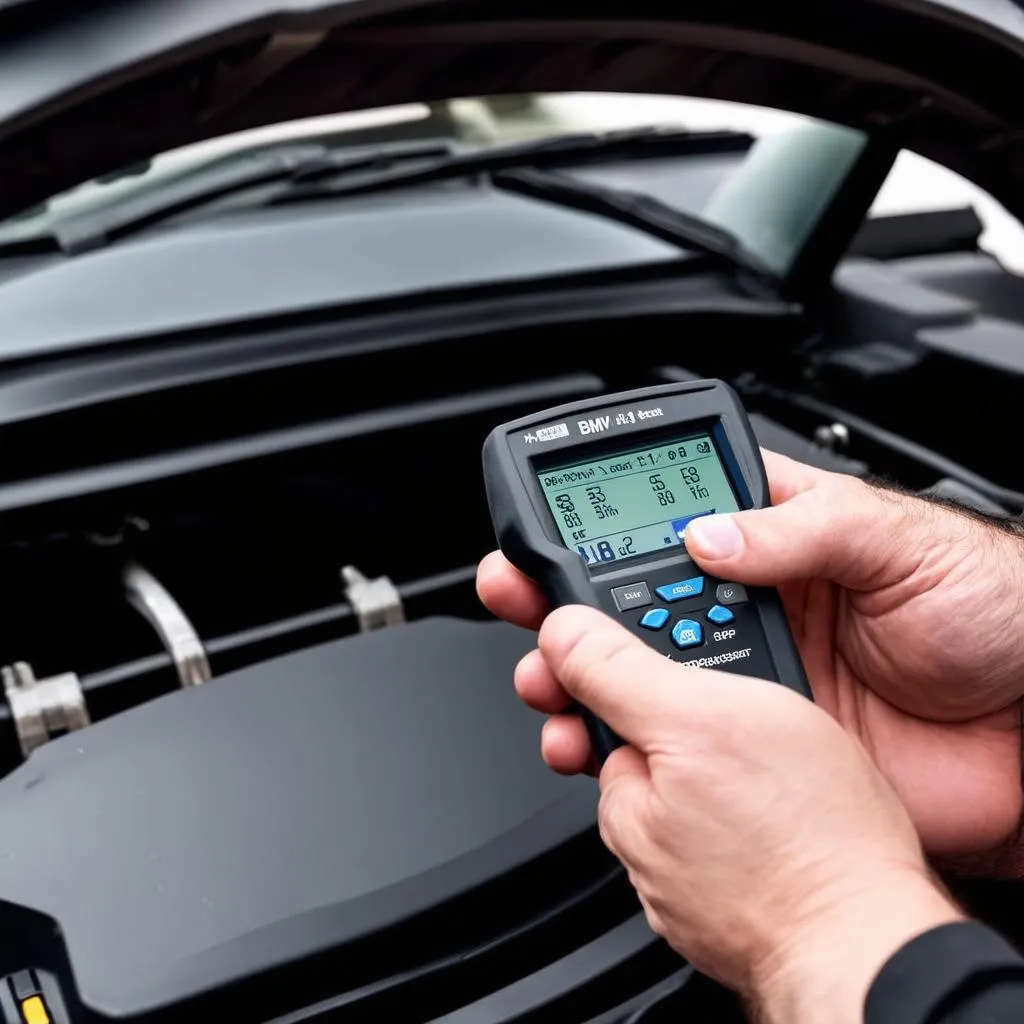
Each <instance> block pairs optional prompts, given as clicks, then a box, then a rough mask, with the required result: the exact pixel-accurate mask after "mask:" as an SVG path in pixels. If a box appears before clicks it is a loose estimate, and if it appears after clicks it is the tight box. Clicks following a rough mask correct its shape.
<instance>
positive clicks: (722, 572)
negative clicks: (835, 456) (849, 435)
mask: <svg viewBox="0 0 1024 1024" xmlns="http://www.w3.org/2000/svg"><path fill="white" fill-rule="evenodd" d="M911 501H912V499H910V498H905V497H903V496H901V495H898V494H895V493H890V492H888V491H881V490H879V489H878V488H875V487H871V486H869V485H868V484H865V483H863V482H862V481H860V480H856V479H854V478H852V477H849V478H843V477H839V476H832V475H829V476H828V477H826V478H825V479H824V480H823V482H822V483H821V484H820V485H818V486H814V487H811V488H810V489H809V490H805V491H801V492H800V493H799V494H797V495H796V496H795V497H793V498H790V500H788V501H784V502H783V503H782V504H781V505H775V506H772V507H771V508H764V509H751V510H748V511H746V512H734V513H730V514H724V515H715V516H706V517H705V518H703V519H695V520H694V521H693V522H692V523H690V524H689V525H688V526H687V528H686V549H687V551H688V553H689V554H690V556H691V557H692V558H693V559H694V561H695V562H696V563H697V564H698V565H699V566H700V567H701V568H702V569H704V570H705V571H707V572H709V573H711V574H712V575H715V576H720V577H722V578H724V579H728V580H735V581H736V582H737V583H751V584H754V585H761V586H775V585H778V584H780V583H787V582H789V581H791V580H801V579H816V578H821V579H828V580H832V581H834V582H836V583H838V584H840V585H841V586H844V587H849V588H850V589H853V590H873V589H876V588H878V587H883V586H887V585H888V584H890V583H894V582H896V581H897V580H899V579H903V578H905V577H906V576H907V575H908V574H909V572H911V571H913V568H914V567H915V566H916V565H917V563H918V562H919V560H920V557H921V554H922V552H921V551H920V550H919V548H920V545H916V544H909V543H907V536H906V535H907V532H908V527H909V525H910V523H911V521H912V520H913V519H914V518H915V517H914V516H913V515H911V512H912V509H911V508H910V507H909V503H910V502H911Z"/></svg>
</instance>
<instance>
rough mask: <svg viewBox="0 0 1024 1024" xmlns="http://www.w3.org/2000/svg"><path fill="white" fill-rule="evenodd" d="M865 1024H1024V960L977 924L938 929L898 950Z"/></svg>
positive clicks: (877, 983)
mask: <svg viewBox="0 0 1024 1024" xmlns="http://www.w3.org/2000/svg"><path fill="white" fill-rule="evenodd" d="M864 1022H865V1024H1011V1022H1013V1024H1021V1022H1024V958H1022V957H1021V955H1020V954H1019V953H1018V952H1017V951H1016V950H1015V949H1014V948H1013V947H1012V946H1011V945H1009V943H1007V942H1006V941H1005V940H1004V939H1003V938H1001V937H1000V936H999V935H998V934H997V933H996V932H994V931H992V930H991V929H990V928H986V927H985V926H984V925H982V924H978V923H977V922H975V921H964V922H960V923H958V924H947V925H943V926H942V927H940V928H934V929H932V930H931V931H929V932H925V933H924V934H923V935H920V936H918V937H917V938H916V939H914V940H913V941H911V942H908V943H907V945H905V946H904V947H903V948H902V949H900V950H898V951H897V952H896V953H895V954H893V956H892V957H891V959H890V960H889V961H888V963H886V965H885V966H884V967H883V968H882V970H881V971H880V972H879V974H878V977H877V978H875V980H874V982H873V983H872V986H871V989H870V990H869V992H868V996H867V1002H866V1004H865V1008H864Z"/></svg>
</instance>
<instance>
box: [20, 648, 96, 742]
mask: <svg viewBox="0 0 1024 1024" xmlns="http://www.w3.org/2000/svg"><path fill="white" fill-rule="evenodd" d="M0 677H2V678H3V684H4V694H5V696H6V697H7V704H8V706H9V707H10V709H11V717H12V718H13V719H14V727H15V729H16V730H17V733H18V743H19V744H20V745H21V753H22V756H24V757H28V755H29V754H31V753H32V751H33V750H35V749H36V747H41V746H42V745H43V744H44V743H47V742H49V741H50V740H51V739H54V738H56V737H57V736H60V735H62V734H63V733H66V732H73V731H74V730H76V729H84V728H85V727H86V726H87V725H88V724H89V722H90V718H89V709H88V708H87V707H86V705H85V695H84V694H83V693H82V685H81V683H79V681H78V676H77V675H75V673H74V672H62V673H61V674H60V675H56V676H50V677H49V678H48V679H36V677H35V673H34V672H33V671H32V666H31V665H29V664H28V663H27V662H24V661H17V662H15V663H14V664H13V665H5V666H4V667H3V668H2V669H0Z"/></svg>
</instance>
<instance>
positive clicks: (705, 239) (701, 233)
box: [491, 168, 771, 279]
mask: <svg viewBox="0 0 1024 1024" xmlns="http://www.w3.org/2000/svg"><path fill="white" fill-rule="evenodd" d="M491 181H492V182H493V183H494V185H496V186H497V187H498V188H502V189H505V190H506V191H509V192H516V193H518V194H519V195H525V196H529V197H530V198H531V199H540V200H542V201H543V202H549V203H554V204H556V205H558V206H567V207H571V208H572V209H574V210H584V211H586V212H587V213H594V214H597V215H598V216H601V217H607V218H609V219H611V220H615V221H618V222H619V223H620V224H627V225H629V227H632V228H636V229H638V230H639V231H643V232H644V233H645V234H648V235H652V236H653V237H655V238H660V239H661V240H662V241H665V242H669V243H671V244H672V245H677V246H678V247H679V248H680V249H685V250H687V251H689V252H698V253H703V254H705V255H707V256H713V257H715V258H717V259H719V260H724V261H725V262H726V263H729V264H730V265H732V266H735V267H742V268H744V269H747V270H750V271H753V272H754V273H756V274H758V275H759V276H761V277H763V278H766V279H767V278H770V277H771V275H770V274H769V273H768V271H767V270H766V268H765V267H763V266H762V265H761V264H760V262H759V261H758V260H757V259H756V258H755V257H753V256H752V255H751V254H750V253H748V252H747V251H746V250H745V249H744V248H743V246H742V245H741V244H740V242H739V241H738V240H737V239H736V237H735V236H734V235H732V234H730V232H728V231H726V230H725V229H724V228H720V227H717V226H716V225H714V224H710V223H708V222H707V221H704V220H701V219H700V218H699V217H694V216H693V215H692V214H689V213H685V212H684V211H682V210H679V209H676V208H675V207H674V206H669V205H668V204H667V203H663V202H662V201H661V200H660V199H656V198H655V197H654V196H651V195H647V194H646V193H643V192H632V191H629V190H628V189H621V188H609V187H607V186H604V185H594V184H592V183H590V182H587V181H584V180H582V179H581V178H577V177H573V176H570V175H568V174H560V173H558V172H557V171H540V170H536V169H534V168H523V169H521V170H513V171H502V172H500V173H498V174H494V175H492V176H491Z"/></svg>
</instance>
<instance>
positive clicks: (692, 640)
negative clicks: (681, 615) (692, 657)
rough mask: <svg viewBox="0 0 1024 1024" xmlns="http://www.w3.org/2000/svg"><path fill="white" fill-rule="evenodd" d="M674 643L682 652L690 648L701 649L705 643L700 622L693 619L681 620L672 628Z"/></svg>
mask: <svg viewBox="0 0 1024 1024" xmlns="http://www.w3.org/2000/svg"><path fill="white" fill-rule="evenodd" d="M672 643H674V644H675V645H676V647H678V648H679V650H681V651H685V650H687V649H688V648H690V647H700V645H701V644H702V643H704V630H703V629H702V628H701V624H700V623H699V622H694V621H693V619H680V620H679V621H678V622H677V623H676V624H675V625H674V626H673V627H672Z"/></svg>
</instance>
